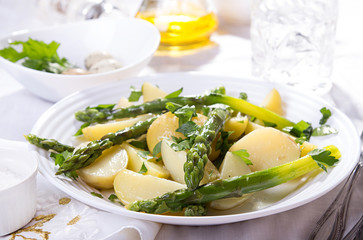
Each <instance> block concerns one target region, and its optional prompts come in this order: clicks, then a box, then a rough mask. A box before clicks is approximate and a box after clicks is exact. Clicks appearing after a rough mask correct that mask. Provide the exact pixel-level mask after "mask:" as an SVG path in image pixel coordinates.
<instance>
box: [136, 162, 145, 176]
mask: <svg viewBox="0 0 363 240" xmlns="http://www.w3.org/2000/svg"><path fill="white" fill-rule="evenodd" d="M138 173H141V174H144V173H147V168H146V166H145V163H142V166H141V169H140V171H138Z"/></svg>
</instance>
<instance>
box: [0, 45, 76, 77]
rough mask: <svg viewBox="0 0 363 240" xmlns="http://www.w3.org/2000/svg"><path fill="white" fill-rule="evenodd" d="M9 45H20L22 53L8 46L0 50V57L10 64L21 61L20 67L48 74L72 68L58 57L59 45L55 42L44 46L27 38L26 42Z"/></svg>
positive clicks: (63, 59) (65, 60)
mask: <svg viewBox="0 0 363 240" xmlns="http://www.w3.org/2000/svg"><path fill="white" fill-rule="evenodd" d="M10 45H22V51H21V52H18V51H17V50H15V49H14V48H13V47H11V46H10V47H7V48H4V49H1V50H0V56H2V57H3V58H5V59H7V60H9V61H11V62H17V61H19V60H21V59H23V60H24V61H23V62H22V65H23V66H25V67H27V68H31V69H35V70H39V71H45V72H50V73H62V72H63V71H65V70H67V69H68V68H71V67H74V65H72V64H71V63H69V62H68V60H67V59H66V58H60V57H59V56H58V53H57V50H58V48H59V46H60V44H59V43H57V42H55V41H52V42H51V43H49V44H46V43H45V42H43V41H38V40H34V39H31V38H29V39H28V41H26V42H22V41H15V42H12V43H10Z"/></svg>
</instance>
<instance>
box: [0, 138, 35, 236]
mask: <svg viewBox="0 0 363 240" xmlns="http://www.w3.org/2000/svg"><path fill="white" fill-rule="evenodd" d="M37 169H38V162H37V160H36V159H35V158H34V157H33V156H31V154H29V152H27V149H26V145H25V144H23V143H19V142H13V141H8V140H3V139H0V236H4V235H6V234H9V233H11V232H14V231H16V230H18V229H19V228H21V227H23V226H24V225H26V224H27V223H28V222H29V221H30V220H31V219H32V218H33V216H34V214H35V211H36V175H37Z"/></svg>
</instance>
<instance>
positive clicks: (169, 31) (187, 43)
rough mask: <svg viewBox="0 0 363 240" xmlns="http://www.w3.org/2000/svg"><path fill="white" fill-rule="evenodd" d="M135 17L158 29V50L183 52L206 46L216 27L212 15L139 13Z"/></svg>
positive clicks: (214, 17) (214, 16)
mask: <svg viewBox="0 0 363 240" xmlns="http://www.w3.org/2000/svg"><path fill="white" fill-rule="evenodd" d="M136 17H138V18H141V19H144V20H147V21H149V22H151V23H153V24H154V25H155V26H156V27H157V28H158V29H159V31H160V35H161V40H160V47H159V50H184V49H193V48H197V47H201V46H204V45H207V44H208V43H209V37H210V35H211V34H212V33H213V32H214V31H215V30H216V28H217V25H218V20H217V17H216V15H215V14H214V13H208V14H206V15H203V16H198V15H193V14H189V13H188V14H186V13H175V14H159V15H157V14H155V12H142V13H140V12H139V13H138V14H137V15H136Z"/></svg>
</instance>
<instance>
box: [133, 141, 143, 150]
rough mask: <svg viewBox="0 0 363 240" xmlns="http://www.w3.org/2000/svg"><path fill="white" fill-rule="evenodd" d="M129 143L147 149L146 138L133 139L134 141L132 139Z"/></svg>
mask: <svg viewBox="0 0 363 240" xmlns="http://www.w3.org/2000/svg"><path fill="white" fill-rule="evenodd" d="M129 144H130V145H132V146H134V147H136V148H140V149H144V150H147V143H146V140H144V141H135V140H133V141H130V142H129Z"/></svg>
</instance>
